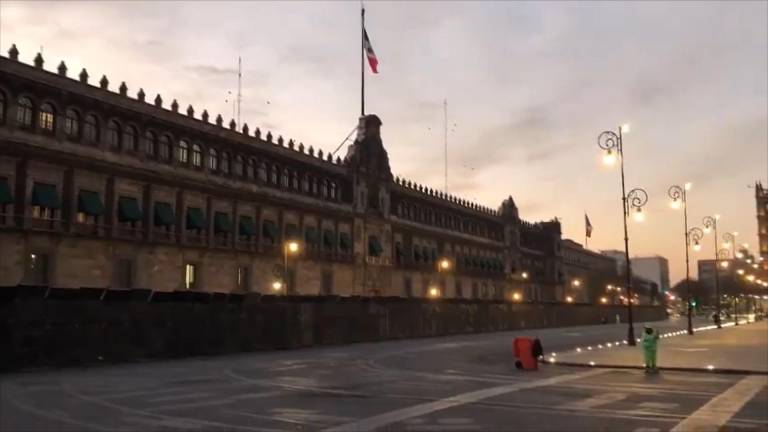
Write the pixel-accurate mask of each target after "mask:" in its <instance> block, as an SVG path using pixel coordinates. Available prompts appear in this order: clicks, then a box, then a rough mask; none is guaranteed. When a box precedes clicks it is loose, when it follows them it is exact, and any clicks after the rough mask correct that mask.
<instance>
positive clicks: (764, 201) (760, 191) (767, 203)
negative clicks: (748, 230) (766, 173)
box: [755, 182, 768, 271]
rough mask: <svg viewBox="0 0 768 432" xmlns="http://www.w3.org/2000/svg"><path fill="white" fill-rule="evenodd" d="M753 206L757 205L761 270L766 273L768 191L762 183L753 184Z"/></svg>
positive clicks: (767, 267) (767, 254) (767, 262)
mask: <svg viewBox="0 0 768 432" xmlns="http://www.w3.org/2000/svg"><path fill="white" fill-rule="evenodd" d="M755 204H756V205H757V237H758V240H759V241H758V247H759V248H760V249H759V254H760V257H761V258H762V259H763V260H762V265H763V270H766V271H768V189H766V188H764V187H763V185H762V183H760V182H757V183H755Z"/></svg>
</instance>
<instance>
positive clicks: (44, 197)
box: [32, 183, 61, 209]
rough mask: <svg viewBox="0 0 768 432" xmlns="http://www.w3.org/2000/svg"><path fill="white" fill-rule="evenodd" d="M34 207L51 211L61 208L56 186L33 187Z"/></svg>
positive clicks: (39, 185) (41, 185) (40, 185)
mask: <svg viewBox="0 0 768 432" xmlns="http://www.w3.org/2000/svg"><path fill="white" fill-rule="evenodd" d="M32 205H33V206H39V207H44V208H50V209H58V208H60V207H61V201H59V194H58V192H56V186H55V185H52V184H46V183H35V184H34V185H33V186H32Z"/></svg>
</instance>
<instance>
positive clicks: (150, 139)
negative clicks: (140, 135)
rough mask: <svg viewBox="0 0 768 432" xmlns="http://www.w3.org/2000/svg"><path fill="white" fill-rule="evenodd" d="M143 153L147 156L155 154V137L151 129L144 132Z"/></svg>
mask: <svg viewBox="0 0 768 432" xmlns="http://www.w3.org/2000/svg"><path fill="white" fill-rule="evenodd" d="M144 153H145V154H146V155H147V156H149V157H155V156H156V155H157V137H156V136H155V133H154V132H152V131H146V132H144Z"/></svg>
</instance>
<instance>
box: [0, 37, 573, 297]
mask: <svg viewBox="0 0 768 432" xmlns="http://www.w3.org/2000/svg"><path fill="white" fill-rule="evenodd" d="M18 55H19V54H18V51H17V49H16V46H15V45H14V46H13V47H12V48H11V50H10V51H9V53H8V57H0V66H1V67H0V250H2V251H3V252H2V253H1V254H0V286H16V285H20V284H21V285H43V286H55V287H72V288H78V287H110V288H120V289H122V288H149V289H153V290H162V291H172V290H187V289H188V290H205V291H217V292H229V291H240V292H248V291H252V292H261V293H265V294H269V293H290V294H302V295H318V294H336V295H363V296H419V297H421V296H429V295H436V296H445V297H459V298H486V299H491V298H495V299H504V298H511V297H512V294H513V293H517V294H518V295H517V296H515V298H520V297H519V295H521V294H522V298H523V299H524V300H534V301H552V300H556V299H557V293H558V290H560V292H561V291H562V288H561V287H562V283H563V276H562V269H561V266H562V250H561V230H560V223H559V222H558V221H557V220H553V221H548V222H539V223H530V222H526V221H524V220H522V219H520V217H519V215H518V210H517V207H516V205H515V203H514V201H513V199H512V198H511V197H509V198H508V199H506V200H505V201H504V202H503V203H502V204H501V206H500V207H499V208H498V210H494V209H490V208H487V207H483V206H480V205H477V204H474V203H471V202H468V201H466V200H463V199H461V198H459V197H455V196H452V195H447V194H445V193H443V192H440V191H437V190H433V189H431V188H428V187H425V186H422V185H418V184H416V183H414V182H412V181H409V180H405V179H400V178H393V175H392V170H391V169H390V166H389V159H388V155H387V151H386V150H385V148H384V145H383V142H382V139H381V125H382V123H381V121H380V119H379V118H378V117H376V116H375V115H368V116H365V117H363V118H361V119H360V124H359V127H358V133H357V137H356V139H355V142H354V143H353V144H352V145H351V146H350V148H349V150H348V153H347V155H346V157H345V158H344V159H341V158H338V157H337V158H335V159H334V158H333V157H332V155H330V154H328V153H323V151H322V150H315V149H314V148H313V147H312V146H304V144H302V143H297V142H294V141H293V140H290V139H284V138H283V137H282V136H278V137H275V136H273V135H272V133H271V132H266V133H265V132H262V131H261V130H260V129H259V128H255V129H254V130H251V129H250V128H249V126H248V125H247V124H243V125H237V124H236V123H235V122H234V120H232V121H230V122H229V123H228V124H226V125H225V124H224V120H223V119H222V117H221V115H218V116H217V117H216V118H215V119H211V118H210V115H209V114H208V112H207V111H205V110H203V111H202V113H200V114H199V115H196V111H195V109H194V108H193V107H192V106H188V107H187V108H186V109H185V110H183V111H179V103H178V102H177V101H176V100H173V101H172V102H171V104H170V105H165V104H164V102H163V98H162V97H161V96H160V95H159V94H158V95H157V96H156V97H155V98H153V99H152V100H151V101H149V100H148V99H147V95H146V94H145V93H144V91H143V90H142V89H139V90H138V91H137V92H136V96H135V97H131V96H129V95H128V87H127V85H126V83H124V82H123V83H121V84H120V86H119V87H118V89H117V92H114V91H112V90H110V83H109V80H108V79H107V77H106V76H102V78H101V79H100V80H99V82H98V85H92V84H91V83H90V78H89V76H88V73H87V71H86V70H85V69H83V70H82V71H81V72H80V73H79V75H78V78H77V79H72V78H69V77H68V71H67V67H66V65H65V63H64V62H61V63H60V64H59V65H58V68H57V71H56V72H50V71H47V70H45V68H44V59H43V58H42V56H41V55H40V54H38V55H37V56H36V57H35V59H34V64H33V65H27V64H24V63H22V62H20V61H19V60H18ZM292 243H295V245H296V246H297V248H296V250H293V249H291V248H288V245H289V244H292ZM559 287H560V288H559Z"/></svg>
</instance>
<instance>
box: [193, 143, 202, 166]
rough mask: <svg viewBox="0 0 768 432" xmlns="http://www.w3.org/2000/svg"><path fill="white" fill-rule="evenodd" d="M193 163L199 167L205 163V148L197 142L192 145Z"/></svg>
mask: <svg viewBox="0 0 768 432" xmlns="http://www.w3.org/2000/svg"><path fill="white" fill-rule="evenodd" d="M192 165H194V166H196V167H198V168H199V167H201V166H202V165H203V150H202V149H201V148H200V146H199V145H197V144H194V145H193V146H192Z"/></svg>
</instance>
